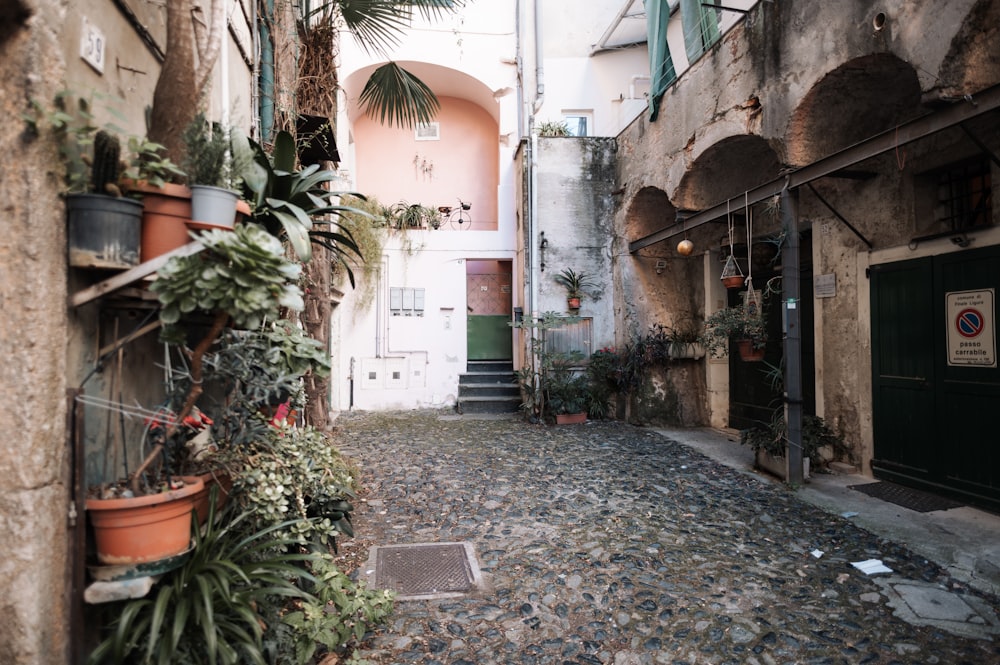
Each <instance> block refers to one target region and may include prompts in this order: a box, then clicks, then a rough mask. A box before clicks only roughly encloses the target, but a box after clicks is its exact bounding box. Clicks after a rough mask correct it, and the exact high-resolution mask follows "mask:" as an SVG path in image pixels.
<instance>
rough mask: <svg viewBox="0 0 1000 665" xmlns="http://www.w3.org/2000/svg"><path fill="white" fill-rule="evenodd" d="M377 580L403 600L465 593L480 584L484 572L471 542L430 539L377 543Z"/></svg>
mask: <svg viewBox="0 0 1000 665" xmlns="http://www.w3.org/2000/svg"><path fill="white" fill-rule="evenodd" d="M372 560H374V566H371V565H369V569H371V568H374V580H371V583H372V584H373V585H374V586H375V588H378V589H391V590H393V591H395V592H396V593H397V598H399V599H401V600H407V599H413V598H440V597H447V596H454V595H463V594H466V593H469V592H471V591H472V590H473V589H474V588H476V587H477V586H479V583H480V581H481V574H480V572H479V566H478V565H477V564H476V557H475V553H474V552H473V549H472V545H471V544H469V543H429V544H419V545H393V546H387V547H376V548H374V551H373V552H372V554H371V557H370V559H369V562H371V561H372Z"/></svg>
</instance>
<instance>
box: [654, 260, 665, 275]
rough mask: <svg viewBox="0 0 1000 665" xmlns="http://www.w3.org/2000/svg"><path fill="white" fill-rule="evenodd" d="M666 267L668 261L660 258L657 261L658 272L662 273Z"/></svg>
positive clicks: (658, 273)
mask: <svg viewBox="0 0 1000 665" xmlns="http://www.w3.org/2000/svg"><path fill="white" fill-rule="evenodd" d="M666 267H667V262H666V261H664V260H663V259H658V260H657V261H656V274H657V275H662V274H663V271H664V270H665V269H666Z"/></svg>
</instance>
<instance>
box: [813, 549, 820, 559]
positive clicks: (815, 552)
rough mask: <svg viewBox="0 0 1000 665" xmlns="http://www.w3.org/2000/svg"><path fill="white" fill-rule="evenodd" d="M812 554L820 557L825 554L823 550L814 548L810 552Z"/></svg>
mask: <svg viewBox="0 0 1000 665" xmlns="http://www.w3.org/2000/svg"><path fill="white" fill-rule="evenodd" d="M810 554H812V555H813V556H814V557H816V558H817V559H818V558H820V557H821V556H823V550H813V551H812V552H810Z"/></svg>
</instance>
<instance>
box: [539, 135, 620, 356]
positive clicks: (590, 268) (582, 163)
mask: <svg viewBox="0 0 1000 665" xmlns="http://www.w3.org/2000/svg"><path fill="white" fill-rule="evenodd" d="M614 157H615V142H614V139H606V138H593V137H588V138H547V137H541V138H539V139H538V152H537V160H536V161H537V164H538V167H537V201H538V203H537V205H538V207H537V210H536V213H535V214H536V228H537V229H538V231H540V232H543V233H544V234H545V239H546V241H547V243H546V247H545V249H544V250H543V251H542V253H541V256H542V260H543V261H544V262H545V269H544V271H543V272H542V274H541V278H540V281H539V303H538V306H537V310H538V312H546V311H555V312H565V311H566V290H565V289H564V288H563V287H561V286H559V285H558V284H556V282H555V280H553V279H552V277H553V275H556V274H557V273H559V272H560V271H562V270H564V269H565V268H572V269H573V270H574V271H576V272H577V273H580V272H585V273H587V274H588V275H590V276H591V281H593V282H594V283H595V284H596V285H597V286H596V287H595V288H590V289H586V290H585V293H584V296H583V298H582V303H581V307H580V312H579V315H580V316H582V317H593V336H592V341H593V347H594V349H599V348H601V347H603V346H608V345H610V344H613V343H614V316H613V315H612V287H611V232H612V221H613V217H612V214H613V209H612V200H611V190H612V189H613V188H614ZM592 350H593V349H592Z"/></svg>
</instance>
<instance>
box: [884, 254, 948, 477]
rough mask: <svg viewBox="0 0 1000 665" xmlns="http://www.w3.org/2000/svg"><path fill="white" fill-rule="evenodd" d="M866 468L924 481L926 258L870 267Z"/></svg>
mask: <svg viewBox="0 0 1000 665" xmlns="http://www.w3.org/2000/svg"><path fill="white" fill-rule="evenodd" d="M871 289H872V314H871V316H872V411H873V428H874V432H875V451H874V459H873V461H872V467H873V468H874V469H876V471H879V472H881V473H882V474H883V475H892V476H900V477H909V478H911V479H912V480H916V481H927V480H929V479H930V474H931V469H932V467H933V463H932V455H931V451H932V449H933V448H934V440H935V435H934V429H935V428H934V424H935V419H936V416H935V409H934V390H933V385H934V380H935V377H934V362H933V346H934V324H933V323H934V313H933V298H932V289H933V283H932V281H931V259H917V260H915V261H903V262H901V263H893V264H887V265H881V266H874V267H873V268H872V269H871Z"/></svg>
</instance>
